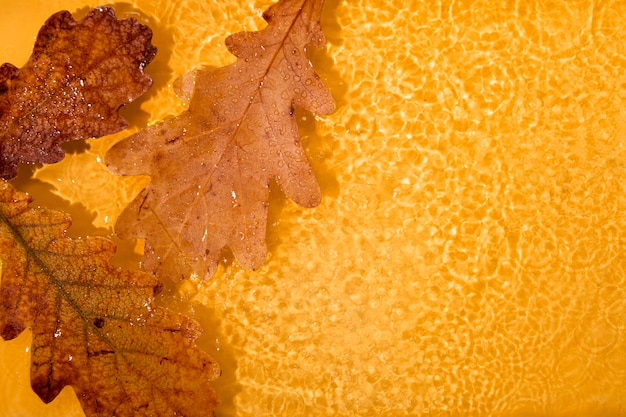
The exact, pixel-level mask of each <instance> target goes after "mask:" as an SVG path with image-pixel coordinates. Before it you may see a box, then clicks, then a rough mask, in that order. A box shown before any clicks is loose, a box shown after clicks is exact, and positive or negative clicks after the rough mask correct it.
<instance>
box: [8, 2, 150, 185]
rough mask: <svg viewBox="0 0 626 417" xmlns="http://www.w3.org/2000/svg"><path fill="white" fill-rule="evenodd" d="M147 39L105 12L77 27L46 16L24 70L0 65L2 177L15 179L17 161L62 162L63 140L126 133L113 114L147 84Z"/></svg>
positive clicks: (64, 15)
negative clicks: (119, 132) (60, 145)
mask: <svg viewBox="0 0 626 417" xmlns="http://www.w3.org/2000/svg"><path fill="white" fill-rule="evenodd" d="M151 38H152V31H151V30H150V29H149V28H148V27H147V26H144V25H141V24H139V23H138V22H137V20H135V19H116V17H115V14H114V13H113V10H112V9H111V8H109V7H100V8H96V9H93V10H91V11H90V12H89V13H88V14H87V15H86V16H85V17H84V18H83V19H82V20H81V21H79V22H75V21H74V19H73V18H72V15H71V14H70V13H69V12H67V11H62V12H59V13H56V14H54V15H53V16H51V17H50V18H49V19H48V20H47V21H46V22H45V23H44V25H43V26H42V28H41V29H40V31H39V34H38V35H37V40H36V41H35V46H34V48H33V52H32V55H31V57H30V58H29V60H28V62H27V63H26V64H25V65H24V66H23V67H22V68H21V69H18V68H16V67H15V66H13V65H11V64H8V63H7V64H3V65H2V66H0V177H2V178H5V179H11V178H13V177H15V175H16V167H17V164H18V163H20V162H23V163H52V162H58V161H60V160H61V159H62V158H63V155H64V153H63V150H62V149H61V148H60V147H59V144H61V143H63V142H67V141H70V140H77V139H84V138H90V137H99V136H104V135H107V134H110V133H114V132H117V131H120V130H122V129H124V128H125V127H126V126H127V122H126V120H124V119H123V118H122V117H121V116H120V115H119V114H118V113H117V111H118V110H119V108H120V107H121V106H122V105H124V104H126V103H129V102H130V101H132V100H134V99H135V98H137V97H139V96H140V95H141V94H143V93H144V92H145V91H146V90H147V89H148V88H149V87H150V85H151V84H152V80H151V78H150V77H149V76H147V75H146V74H144V72H143V69H144V67H145V66H146V65H147V64H148V63H149V62H150V61H151V60H152V58H153V57H154V55H155V53H156V48H155V47H154V46H152V45H151V43H150V40H151Z"/></svg>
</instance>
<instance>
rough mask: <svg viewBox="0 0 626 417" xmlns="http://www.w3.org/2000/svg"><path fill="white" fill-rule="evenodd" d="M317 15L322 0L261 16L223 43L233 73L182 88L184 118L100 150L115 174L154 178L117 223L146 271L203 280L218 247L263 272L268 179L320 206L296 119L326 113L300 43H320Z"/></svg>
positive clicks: (195, 78)
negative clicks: (300, 112) (261, 24)
mask: <svg viewBox="0 0 626 417" xmlns="http://www.w3.org/2000/svg"><path fill="white" fill-rule="evenodd" d="M322 7H323V0H283V1H280V2H278V3H276V4H275V5H273V6H272V7H270V8H269V9H268V10H267V11H266V12H265V13H264V15H263V17H264V18H265V20H266V21H267V22H268V26H267V27H266V28H264V29H263V30H261V31H259V32H241V33H236V34H234V35H232V36H230V37H228V38H227V40H226V45H227V47H228V50H229V51H230V52H231V53H233V54H234V55H235V56H237V58H238V59H237V61H236V62H235V63H233V64H232V65H229V66H226V67H222V68H218V69H216V70H198V71H195V72H193V73H190V74H187V76H185V77H184V78H183V81H182V83H181V84H182V86H183V87H182V89H183V90H184V92H186V93H188V92H190V91H192V98H191V102H190V106H189V109H188V110H187V111H185V112H184V113H182V114H180V115H179V116H177V117H175V118H172V119H169V120H166V121H164V122H162V123H160V124H157V125H153V126H150V127H148V128H146V129H144V130H142V131H140V132H138V133H137V134H135V135H133V136H131V137H129V138H126V139H125V140H123V141H121V142H119V143H118V144H116V145H115V146H114V147H113V148H112V149H111V150H110V151H109V152H108V154H107V157H106V160H107V164H108V165H109V167H110V169H111V170H112V171H113V172H115V173H118V174H122V175H141V174H147V175H150V176H151V177H152V180H151V183H150V185H149V186H148V187H147V188H146V189H145V190H143V191H142V192H141V194H140V195H139V196H138V197H137V198H136V199H135V200H134V201H133V202H132V203H131V204H130V205H129V207H127V209H126V210H125V211H124V213H123V214H122V215H121V217H120V218H119V220H118V223H117V225H116V232H117V233H118V234H119V235H120V236H121V237H126V238H130V237H140V238H145V239H146V249H145V256H146V260H145V266H146V268H147V269H148V270H149V271H156V272H157V273H158V275H159V276H160V277H178V278H184V277H185V276H188V275H190V274H192V273H197V274H198V275H200V276H201V277H202V276H206V277H210V276H211V275H212V274H213V273H214V272H215V270H216V267H217V264H218V261H219V259H220V256H221V253H222V249H223V248H224V247H229V248H230V250H231V251H232V252H233V254H234V255H235V256H236V258H237V260H238V261H239V263H240V264H241V265H242V266H244V267H246V268H249V269H256V268H258V267H260V266H261V265H263V263H264V262H265V258H266V252H267V249H266V223H267V213H268V193H269V185H270V182H271V181H273V180H274V181H276V182H277V183H278V184H279V185H280V187H281V188H282V190H283V191H284V192H285V194H286V195H287V197H289V198H291V199H293V200H294V201H295V202H296V203H298V204H300V205H302V206H304V207H315V206H316V205H317V204H319V202H320V198H321V194H320V188H319V185H318V183H317V180H316V178H315V175H314V173H313V170H312V169H311V166H310V164H309V161H308V160H307V157H306V155H305V153H304V150H303V147H302V144H301V142H300V137H299V134H298V126H297V123H296V119H295V117H294V109H295V107H302V108H305V109H306V110H308V111H310V112H313V113H316V114H328V113H330V112H332V111H333V109H334V103H333V99H332V96H331V94H330V91H329V90H328V88H327V87H326V86H325V85H324V84H323V82H322V81H321V80H320V78H319V77H318V76H317V74H316V73H315V72H314V71H313V69H312V67H311V65H310V62H309V61H308V59H307V57H306V46H307V45H315V46H322V45H324V43H325V38H324V34H323V32H322V29H321V27H320V15H321V11H322Z"/></svg>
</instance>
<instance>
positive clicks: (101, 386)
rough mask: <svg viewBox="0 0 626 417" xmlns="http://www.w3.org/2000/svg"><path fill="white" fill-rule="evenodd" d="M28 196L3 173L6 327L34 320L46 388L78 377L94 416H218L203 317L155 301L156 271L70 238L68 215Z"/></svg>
mask: <svg viewBox="0 0 626 417" xmlns="http://www.w3.org/2000/svg"><path fill="white" fill-rule="evenodd" d="M29 201H30V199H29V197H28V196H27V195H25V194H23V193H19V192H17V191H16V190H14V189H13V188H12V187H11V186H10V185H9V184H8V183H7V182H6V181H2V180H0V261H1V262H0V264H1V271H2V275H1V280H0V336H2V338H3V339H5V340H10V339H13V338H15V337H16V336H18V335H19V334H20V333H21V332H22V331H23V330H24V329H26V328H31V329H32V332H33V346H32V349H31V352H32V366H31V384H32V387H33V390H34V391H35V392H36V393H37V395H39V397H41V399H42V400H43V401H45V402H50V401H52V400H53V399H54V398H55V397H56V396H57V395H58V394H59V392H60V391H61V389H62V388H63V387H64V386H66V385H71V386H72V387H73V388H74V390H75V391H76V395H77V397H78V400H79V401H80V403H81V405H82V407H83V409H84V411H85V413H86V415H87V416H118V417H124V416H128V417H135V416H174V415H179V416H180V415H182V416H198V417H200V416H202V417H204V416H207V415H211V412H212V410H213V408H215V407H216V405H217V402H218V400H217V396H216V394H215V393H214V392H213V390H212V389H211V387H210V385H209V382H210V381H211V380H214V379H215V378H216V377H217V376H218V375H219V373H220V371H219V368H218V366H217V364H216V363H215V362H214V361H213V360H212V359H211V358H210V357H209V356H208V355H207V354H205V353H203V352H202V351H201V350H200V349H198V348H197V347H196V346H195V339H196V338H197V337H198V336H199V335H200V333H201V330H200V328H199V326H198V324H197V323H196V322H194V321H193V320H191V319H190V318H188V317H185V316H182V315H178V314H175V313H173V312H170V311H168V310H166V309H163V308H160V307H156V306H155V305H154V303H153V299H154V297H155V295H156V294H157V293H158V292H159V291H160V290H161V285H160V283H159V282H158V281H156V279H155V278H154V277H153V276H152V275H149V274H146V273H143V272H136V271H126V270H121V269H119V268H116V267H113V266H111V265H110V264H109V263H108V260H109V258H110V257H111V256H112V255H113V253H114V252H115V247H114V245H113V243H112V242H110V241H109V240H107V239H104V238H88V239H71V238H69V237H67V236H66V235H65V229H67V228H68V226H69V223H70V221H69V219H68V218H67V216H66V215H64V214H63V213H60V212H56V211H51V210H46V209H43V208H36V209H35V208H29V206H28V204H29Z"/></svg>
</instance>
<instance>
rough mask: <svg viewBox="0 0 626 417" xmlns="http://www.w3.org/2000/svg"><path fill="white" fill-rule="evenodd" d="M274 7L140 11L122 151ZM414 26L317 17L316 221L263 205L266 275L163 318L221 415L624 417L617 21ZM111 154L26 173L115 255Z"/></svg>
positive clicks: (16, 354) (439, 14)
mask: <svg viewBox="0 0 626 417" xmlns="http://www.w3.org/2000/svg"><path fill="white" fill-rule="evenodd" d="M5 3H7V5H4V3H3V6H2V7H3V9H5V8H6V7H11V10H16V11H15V12H12V13H22V16H26V17H31V16H32V17H31V19H35V17H36V18H37V19H38V21H39V22H41V21H43V18H44V17H41V18H40V15H42V14H43V15H49V14H50V13H47V12H46V13H43V11H41V10H40V9H43V8H46V9H47V8H48V6H47V5H46V6H44V5H43V3H41V2H37V1H32V5H33V6H31V7H30V8H28V9H27V8H26V7H25V6H19V7H18V6H14V5H9V4H8V3H9V2H5ZM192 4H193V7H192ZM268 4H269V3H267V2H261V3H259V2H254V3H250V4H244V5H242V4H241V3H240V2H237V1H230V0H229V1H223V2H219V4H213V3H206V4H205V5H203V6H202V7H203V8H204V9H203V10H202V11H197V10H198V9H197V8H196V3H195V2H189V1H187V0H178V1H168V2H165V1H163V2H156V3H154V2H151V3H149V2H146V1H136V2H135V4H134V6H133V7H137V8H138V9H140V10H141V11H142V12H141V13H136V14H138V15H139V16H140V17H141V18H142V19H144V21H147V22H150V23H151V24H152V25H154V26H153V27H154V29H155V42H154V43H155V44H156V45H157V46H158V47H159V48H160V51H159V54H158V55H157V58H156V60H155V62H154V63H152V64H150V66H149V67H148V69H147V71H148V72H149V73H151V74H153V75H154V76H155V89H154V90H153V91H152V93H150V95H149V96H148V98H147V99H146V100H144V101H143V102H142V104H141V109H140V110H139V109H137V108H135V110H133V111H131V112H129V117H130V119H131V123H132V127H131V129H130V130H129V132H132V131H134V129H137V127H138V126H141V124H142V123H145V122H146V121H148V120H158V119H160V118H163V117H165V116H167V115H168V114H177V113H179V112H180V110H181V109H182V108H184V105H185V104H184V102H180V101H178V100H177V99H176V98H175V95H174V91H173V88H172V87H171V85H172V84H173V80H174V79H175V78H176V77H177V76H179V75H182V74H183V73H184V72H185V71H186V70H188V69H191V68H194V67H197V66H200V65H215V66H221V65H225V64H227V63H229V62H232V56H230V55H229V54H228V52H227V51H226V50H225V47H224V45H223V40H224V37H225V36H226V35H228V34H230V33H232V32H234V31H239V30H242V29H247V30H255V29H258V28H260V27H262V26H263V22H262V19H261V18H260V12H261V11H262V10H263V9H265V8H266V6H267V5H268ZM406 4H407V3H406V2H395V3H394V2H391V1H388V2H376V1H372V0H362V1H359V2H355V3H349V2H338V1H330V2H327V5H326V10H327V12H328V13H327V14H326V15H325V20H324V21H323V22H322V24H323V26H324V28H325V30H326V36H327V39H328V41H329V43H328V46H327V49H326V50H325V51H310V57H311V59H312V61H313V65H314V67H315V68H316V70H317V71H318V72H319V73H320V75H321V76H322V78H323V79H324V80H325V82H326V83H327V84H328V85H329V87H330V88H331V90H332V91H333V94H334V95H335V98H336V101H337V111H336V112H335V113H334V114H332V115H330V116H324V117H318V118H314V117H312V115H310V114H302V113H299V114H298V115H299V117H301V118H302V123H301V134H302V135H303V137H304V141H305V143H306V144H307V146H308V149H307V154H308V155H309V157H310V159H311V161H312V164H313V166H314V169H315V172H316V174H317V175H318V178H319V179H320V182H321V185H322V191H323V200H322V203H321V205H320V206H319V207H318V208H315V209H303V208H300V207H298V206H296V205H295V204H293V203H292V202H289V201H285V200H284V199H283V197H282V196H281V195H280V193H278V192H275V193H273V194H272V202H271V203H272V206H271V207H272V209H271V212H270V225H269V228H268V239H269V241H268V246H269V252H270V256H269V259H268V262H267V264H266V265H265V266H264V267H263V268H262V269H261V270H259V271H255V272H250V271H243V270H241V269H240V268H239V267H238V266H237V264H236V262H234V261H233V260H232V259H230V258H227V259H226V261H225V263H224V265H222V266H220V269H219V270H218V272H217V274H216V275H215V276H214V277H213V279H212V280H210V281H208V282H204V283H195V282H194V283H187V284H184V285H183V286H182V287H181V289H180V293H181V294H182V298H183V299H184V300H185V303H182V302H179V300H178V297H177V296H176V295H175V294H174V295H172V294H170V295H168V296H167V297H166V298H165V302H166V303H168V304H169V305H171V306H172V307H174V308H178V309H183V310H184V309H188V308H189V307H187V306H188V305H189V303H191V305H192V306H193V312H194V314H195V317H196V318H197V319H198V320H199V321H200V322H201V323H202V325H203V327H204V328H205V336H203V338H202V339H201V340H200V342H199V343H200V344H201V346H202V347H203V348H205V349H206V350H207V351H208V352H210V353H211V354H212V355H214V356H215V357H216V358H217V359H218V361H219V362H220V363H221V364H222V367H223V370H224V374H223V377H222V380H221V382H220V383H218V384H217V385H216V389H217V390H218V391H219V392H220V394H221V395H222V397H223V402H224V406H223V407H222V408H221V409H218V415H219V416H230V415H232V416H234V415H236V416H261V415H307V416H328V415H351V416H365V415H367V416H370V415H393V416H415V415H436V416H439V415H442V416H444V415H445V416H456V415H482V416H522V415H524V416H547V415H549V416H555V415H572V414H575V413H580V414H581V415H618V411H619V410H621V409H623V408H624V407H625V406H626V404H625V403H624V398H626V389H625V388H624V387H626V363H625V361H624V357H626V339H625V338H624V332H625V330H626V324H625V323H626V294H625V291H626V283H625V282H624V279H625V267H626V264H625V263H624V259H626V257H625V256H624V255H625V253H624V249H625V248H626V243H625V242H626V240H625V239H624V232H623V231H624V230H626V229H625V226H626V224H625V220H624V214H623V209H624V207H625V201H624V195H626V194H625V193H624V191H625V190H624V186H623V184H624V180H625V175H624V174H625V171H624V167H625V165H624V164H625V162H626V158H625V154H624V141H625V139H626V133H625V132H626V129H625V128H624V126H625V125H626V124H625V121H626V114H625V113H624V110H623V109H625V108H626V90H625V89H624V86H625V85H626V71H625V70H626V50H625V48H624V43H623V42H622V41H621V40H622V39H625V36H626V33H625V32H626V25H624V18H623V16H626V4H625V3H623V2H613V3H610V2H608V3H602V4H599V5H595V6H594V5H593V4H592V3H591V2H584V1H578V2H567V4H565V3H563V5H562V6H559V5H558V4H553V5H551V6H550V7H544V6H541V5H535V2H524V1H518V2H513V3H512V2H504V1H481V2H472V3H467V4H466V3H462V2H453V3H452V4H447V3H446V4H444V3H442V2H413V3H412V5H411V6H406ZM82 5H83V3H82V2H76V7H79V6H82ZM67 7H70V6H67ZM125 7H126V8H127V11H129V12H131V11H133V7H131V6H125ZM26 10H29V12H27V11H26ZM30 10H36V12H32V13H33V14H32V15H31V14H30V13H31V12H30ZM52 11H54V10H50V12H52ZM0 19H4V17H0ZM26 20H27V21H29V22H30V21H31V20H30V19H28V18H27V19H26ZM1 22H2V23H1V24H0V28H4V20H1ZM39 24H40V23H38V24H37V25H36V27H38V25H39ZM32 26H35V25H32ZM29 27H30V26H29ZM21 30H22V29H21V28H20V31H19V32H18V31H17V30H13V31H12V32H11V36H7V35H6V34H4V32H1V33H2V35H1V36H0V38H2V39H9V40H11V41H12V40H13V39H15V38H17V39H18V40H19V41H20V42H21V41H22V38H23V37H25V38H29V39H30V37H32V36H33V34H32V33H26V31H27V30H26V28H24V32H22V31H21ZM35 30H36V29H35ZM18 33H19V36H17V34H18ZM190 34H193V36H190ZM13 48H14V49H15V51H16V53H17V51H18V50H20V51H21V50H22V49H23V46H22V43H20V44H19V45H18V46H16V47H13ZM3 50H5V51H7V49H6V48H0V52H2V51H3ZM0 58H1V59H0V60H2V61H4V60H7V59H11V60H12V61H13V62H15V60H14V59H13V55H10V54H8V53H7V52H5V55H0ZM24 59H25V58H24ZM16 64H20V63H16ZM304 118H306V120H304ZM125 134H126V133H124V134H121V135H116V136H115V137H112V138H104V139H100V140H97V141H89V144H90V146H91V149H90V150H89V151H87V152H83V153H82V154H80V155H73V156H71V158H70V157H68V158H66V160H65V161H64V162H63V163H61V164H58V165H54V166H49V167H46V168H44V169H41V170H38V171H36V172H35V173H34V177H35V178H37V179H39V180H40V181H42V182H44V183H45V184H50V185H51V187H52V191H49V194H56V195H57V196H60V197H62V198H63V199H69V200H71V201H78V200H80V201H81V203H82V208H81V209H80V210H82V211H83V213H86V214H87V215H89V216H91V217H89V218H90V219H91V222H90V223H89V222H87V223H88V225H86V226H85V230H92V229H89V224H91V225H92V228H95V229H97V230H99V231H104V232H105V233H110V227H111V225H112V224H113V222H114V219H115V217H116V216H117V214H118V213H119V212H120V210H121V209H122V208H123V207H124V205H125V204H126V203H127V202H128V201H129V200H130V199H131V198H132V197H133V196H134V194H135V193H137V192H138V191H139V190H140V189H141V187H142V186H143V184H145V179H123V180H122V179H118V178H115V177H113V176H111V175H109V174H107V173H106V172H105V171H104V170H103V169H102V166H101V163H100V162H98V158H99V157H101V156H102V155H103V153H104V152H105V151H106V149H107V148H108V147H109V146H110V145H111V144H112V143H113V142H115V141H116V140H117V139H119V138H121V137H123V136H125ZM94 190H106V191H107V192H106V193H104V192H102V193H97V192H95V191H94ZM109 193H112V194H111V195H113V196H114V197H113V198H107V197H106V196H107V195H109ZM80 210H78V212H77V214H79V212H80ZM14 343H16V342H10V343H6V342H2V343H0V349H3V350H2V351H1V352H2V356H1V358H2V360H1V361H0V369H1V370H2V372H0V379H1V380H2V383H1V384H0V385H2V386H4V387H8V386H10V387H11V388H10V391H7V390H6V389H4V392H2V393H0V404H2V406H3V407H6V410H7V411H6V413H7V415H20V414H19V413H23V414H24V415H29V414H28V412H27V411H26V410H31V409H30V408H29V407H31V406H30V405H29V401H30V400H26V399H27V398H30V397H29V396H28V395H29V394H28V392H29V387H28V380H27V378H26V377H25V375H26V374H25V372H27V367H26V366H25V365H23V366H22V367H21V368H20V369H19V370H18V371H15V370H13V368H9V365H11V366H13V365H12V364H13V362H14V361H22V363H23V361H24V358H25V357H26V356H27V355H26V354H25V352H24V349H25V347H26V346H27V345H26V344H22V345H19V347H18V348H14V349H13V348H10V347H11V346H14V345H13V344H14ZM16 372H17V374H16ZM5 401H8V402H5ZM72 406H74V407H75V406H76V404H75V400H74V399H72V398H71V396H66V397H63V398H61V399H59V401H58V402H55V404H52V405H51V406H50V408H46V410H48V409H50V410H55V411H50V413H51V414H50V415H63V416H65V415H71V414H69V413H70V412H69V411H67V410H68V409H71V407H72ZM37 410H39V411H37V413H36V415H42V414H41V413H40V409H37ZM11 413H13V414H11ZM33 413H34V412H33ZM53 413H57V414H53Z"/></svg>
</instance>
